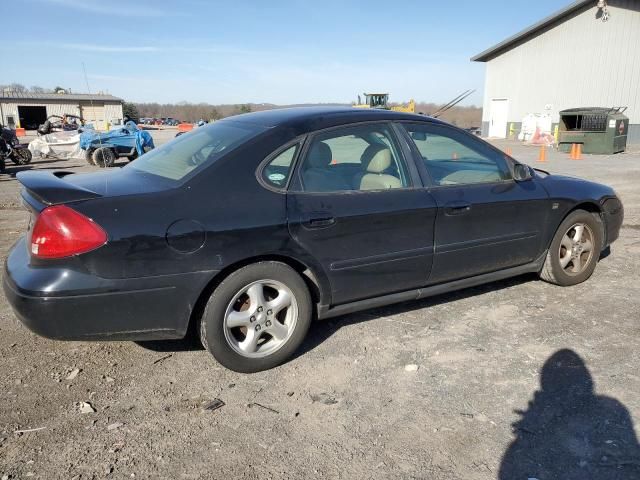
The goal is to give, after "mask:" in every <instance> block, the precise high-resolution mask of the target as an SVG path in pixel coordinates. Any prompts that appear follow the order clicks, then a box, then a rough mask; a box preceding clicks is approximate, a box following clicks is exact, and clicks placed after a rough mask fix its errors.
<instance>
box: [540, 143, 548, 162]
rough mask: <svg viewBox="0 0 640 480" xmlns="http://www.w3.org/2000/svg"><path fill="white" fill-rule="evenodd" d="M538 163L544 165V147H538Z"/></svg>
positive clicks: (545, 158)
mask: <svg viewBox="0 0 640 480" xmlns="http://www.w3.org/2000/svg"><path fill="white" fill-rule="evenodd" d="M538 161H539V162H541V163H544V162H546V161H547V148H546V147H545V146H544V145H540V153H539V154H538Z"/></svg>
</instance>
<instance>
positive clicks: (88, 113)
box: [81, 105, 107, 130]
mask: <svg viewBox="0 0 640 480" xmlns="http://www.w3.org/2000/svg"><path fill="white" fill-rule="evenodd" d="M81 115H82V118H84V121H85V122H86V123H92V124H93V127H94V128H95V129H96V130H105V129H106V120H107V119H106V118H105V113H104V105H94V106H90V105H89V106H87V105H83V106H82V114H81Z"/></svg>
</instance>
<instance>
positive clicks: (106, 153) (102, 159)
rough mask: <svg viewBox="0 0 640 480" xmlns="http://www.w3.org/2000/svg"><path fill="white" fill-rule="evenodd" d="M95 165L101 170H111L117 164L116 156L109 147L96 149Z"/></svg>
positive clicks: (94, 155) (94, 153)
mask: <svg viewBox="0 0 640 480" xmlns="http://www.w3.org/2000/svg"><path fill="white" fill-rule="evenodd" d="M93 163H94V164H96V165H97V166H99V167H100V168H109V167H112V166H113V164H114V163H116V155H115V153H113V150H111V149H110V148H109V147H100V148H96V151H95V152H93Z"/></svg>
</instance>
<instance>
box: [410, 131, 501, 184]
mask: <svg viewBox="0 0 640 480" xmlns="http://www.w3.org/2000/svg"><path fill="white" fill-rule="evenodd" d="M403 127H404V128H405V130H406V131H407V133H408V134H409V136H410V137H411V138H412V140H413V143H414V144H415V146H416V148H417V149H418V151H419V152H420V155H421V157H422V161H423V162H424V166H425V168H426V169H427V172H428V173H429V176H430V177H431V180H432V181H433V183H434V184H436V185H444V186H446V185H468V184H475V183H495V182H502V181H505V180H510V179H511V178H512V176H511V171H510V170H509V166H508V163H507V160H506V159H505V158H504V157H503V156H501V155H499V154H498V153H496V152H494V151H493V150H491V149H490V148H488V147H485V146H484V145H482V144H481V143H480V142H479V141H478V140H475V139H472V138H468V137H467V136H466V135H464V133H461V132H457V131H455V130H454V129H452V128H449V127H442V126H439V125H428V124H424V125H421V124H403Z"/></svg>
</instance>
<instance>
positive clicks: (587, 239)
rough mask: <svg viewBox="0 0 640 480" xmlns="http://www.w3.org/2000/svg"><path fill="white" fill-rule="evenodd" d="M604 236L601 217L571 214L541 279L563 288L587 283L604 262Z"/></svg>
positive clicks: (581, 212)
mask: <svg viewBox="0 0 640 480" xmlns="http://www.w3.org/2000/svg"><path fill="white" fill-rule="evenodd" d="M603 232H604V229H603V225H602V220H601V219H600V216H599V215H598V214H597V213H591V212H587V211H585V210H575V211H573V212H571V213H570V214H569V215H568V216H567V218H565V219H564V221H563V222H562V223H561V224H560V226H559V227H558V230H557V231H556V234H555V235H554V237H553V240H552V241H551V246H550V247H549V252H548V253H547V258H546V259H545V262H544V265H543V267H542V270H541V272H540V278H542V279H543V280H545V281H547V282H549V283H553V284H555V285H560V286H563V287H568V286H571V285H577V284H578V283H582V282H584V281H585V280H587V279H588V278H589V277H590V276H591V275H592V274H593V271H594V270H595V268H596V264H597V263H598V259H599V258H600V252H601V251H602V246H603V243H604V238H603V237H604V233H603Z"/></svg>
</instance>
